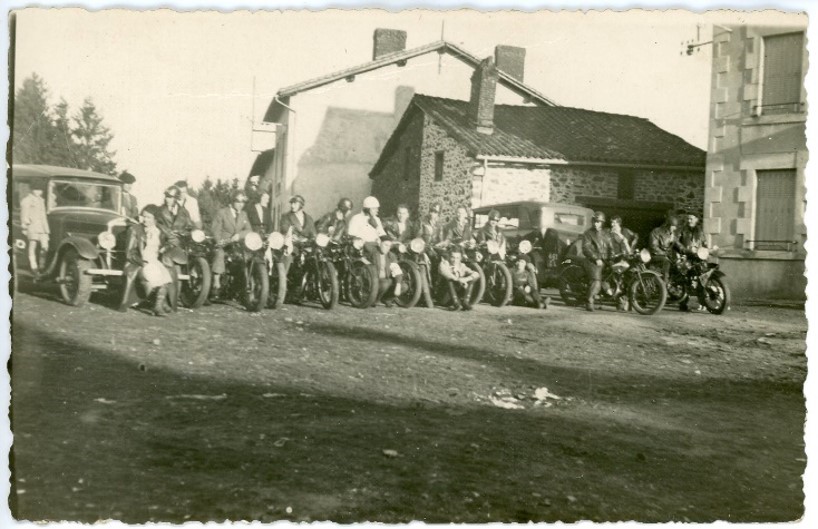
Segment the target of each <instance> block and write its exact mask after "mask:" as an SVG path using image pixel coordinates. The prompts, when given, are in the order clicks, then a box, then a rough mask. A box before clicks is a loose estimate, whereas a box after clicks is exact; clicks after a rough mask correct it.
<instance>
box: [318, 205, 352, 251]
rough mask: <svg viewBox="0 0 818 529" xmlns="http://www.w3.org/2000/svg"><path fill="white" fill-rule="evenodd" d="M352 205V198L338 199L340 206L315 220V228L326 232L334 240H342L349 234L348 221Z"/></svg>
mask: <svg viewBox="0 0 818 529" xmlns="http://www.w3.org/2000/svg"><path fill="white" fill-rule="evenodd" d="M352 207H353V204H352V201H351V200H350V199H348V198H342V199H341V200H339V201H338V207H336V208H335V209H334V210H332V211H330V212H329V213H327V214H326V215H324V216H323V217H321V218H320V219H318V220H317V221H315V230H316V231H317V232H318V233H326V234H327V235H329V236H330V238H332V240H334V241H340V240H341V239H343V238H344V236H345V235H346V234H347V222H348V221H349V217H350V212H351V211H352Z"/></svg>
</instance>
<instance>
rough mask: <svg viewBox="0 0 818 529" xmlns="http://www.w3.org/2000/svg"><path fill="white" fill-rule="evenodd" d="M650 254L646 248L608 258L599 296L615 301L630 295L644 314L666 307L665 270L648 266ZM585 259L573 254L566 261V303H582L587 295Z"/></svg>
mask: <svg viewBox="0 0 818 529" xmlns="http://www.w3.org/2000/svg"><path fill="white" fill-rule="evenodd" d="M650 258H651V256H650V252H649V251H648V250H647V249H644V248H643V249H642V250H640V251H639V252H635V253H633V254H630V255H622V256H616V257H614V258H613V259H610V260H608V261H606V263H605V268H604V270H603V273H602V289H601V291H600V294H599V296H600V297H601V298H603V299H607V300H610V301H613V302H615V303H618V302H619V301H620V300H621V298H622V297H624V296H627V299H628V301H629V302H630V306H631V307H633V310H635V311H636V312H638V313H639V314H643V315H650V314H656V313H657V312H659V311H660V310H662V307H664V306H665V301H666V300H667V287H666V286H665V282H664V281H663V280H662V276H661V274H659V273H657V272H655V271H653V270H648V269H647V263H649V262H650ZM584 259H585V258H584V257H572V258H568V259H566V260H564V261H563V262H562V265H561V271H560V278H561V279H560V296H561V297H562V300H563V301H564V302H565V304H566V305H578V304H580V303H582V302H584V301H585V299H586V298H587V292H588V286H589V285H588V277H587V275H586V273H585V268H584V267H583V266H582V263H583V260H584Z"/></svg>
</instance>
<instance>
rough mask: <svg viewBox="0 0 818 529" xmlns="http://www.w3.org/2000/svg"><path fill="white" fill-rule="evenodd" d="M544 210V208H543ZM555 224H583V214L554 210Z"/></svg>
mask: <svg viewBox="0 0 818 529" xmlns="http://www.w3.org/2000/svg"><path fill="white" fill-rule="evenodd" d="M543 212H545V210H543ZM554 225H555V226H584V225H585V215H583V214H581V213H564V212H557V211H555V212H554Z"/></svg>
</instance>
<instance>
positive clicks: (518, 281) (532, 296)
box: [511, 255, 551, 309]
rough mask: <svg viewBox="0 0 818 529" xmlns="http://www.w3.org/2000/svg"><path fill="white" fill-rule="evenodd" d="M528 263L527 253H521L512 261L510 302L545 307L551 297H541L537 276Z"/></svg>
mask: <svg viewBox="0 0 818 529" xmlns="http://www.w3.org/2000/svg"><path fill="white" fill-rule="evenodd" d="M530 264H531V262H530V261H529V259H528V256H527V255H521V256H520V257H519V258H518V259H517V261H516V262H515V263H514V270H512V271H511V282H512V284H513V285H514V293H513V298H512V303H513V304H514V305H520V306H523V307H536V308H538V309H547V308H548V304H549V303H550V302H551V298H549V297H547V296H546V298H545V299H543V298H542V296H540V286H539V285H538V284H537V276H536V274H535V273H534V271H533V270H532V269H531V266H529V265H530Z"/></svg>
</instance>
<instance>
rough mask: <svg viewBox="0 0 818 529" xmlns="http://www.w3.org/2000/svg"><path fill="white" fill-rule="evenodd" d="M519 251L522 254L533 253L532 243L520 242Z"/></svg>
mask: <svg viewBox="0 0 818 529" xmlns="http://www.w3.org/2000/svg"><path fill="white" fill-rule="evenodd" d="M517 249H518V250H519V251H520V253H522V254H526V253H528V252H530V251H531V241H520V245H519V246H518V247H517Z"/></svg>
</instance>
